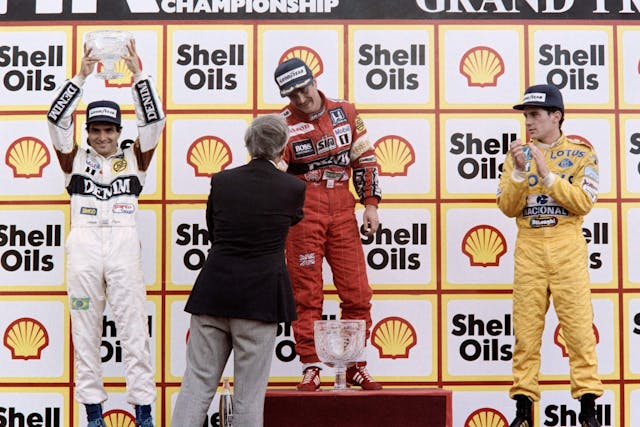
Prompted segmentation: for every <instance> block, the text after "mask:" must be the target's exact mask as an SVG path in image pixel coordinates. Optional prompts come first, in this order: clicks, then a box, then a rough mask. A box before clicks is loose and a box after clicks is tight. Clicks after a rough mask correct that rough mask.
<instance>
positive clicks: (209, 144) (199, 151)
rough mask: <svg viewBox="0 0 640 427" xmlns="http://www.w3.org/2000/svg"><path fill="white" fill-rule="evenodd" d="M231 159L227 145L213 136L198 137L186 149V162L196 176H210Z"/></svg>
mask: <svg viewBox="0 0 640 427" xmlns="http://www.w3.org/2000/svg"><path fill="white" fill-rule="evenodd" d="M232 159H233V157H232V155H231V149H230V148H229V145H227V143H226V142H224V141H223V140H222V139H219V138H216V137H215V136H210V135H207V136H203V137H200V138H198V139H196V140H195V141H193V143H192V144H191V146H190V147H189V149H188V150H187V163H189V164H190V165H191V166H192V167H193V169H194V170H195V172H196V176H212V175H213V174H214V173H217V172H220V171H221V170H224V168H226V167H227V166H229V165H230V164H231V161H232Z"/></svg>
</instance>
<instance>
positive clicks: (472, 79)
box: [460, 46, 504, 87]
mask: <svg viewBox="0 0 640 427" xmlns="http://www.w3.org/2000/svg"><path fill="white" fill-rule="evenodd" d="M460 73H461V74H462V75H463V76H465V77H466V78H467V84H468V85H469V86H480V87H485V86H497V84H498V77H500V76H501V75H503V74H504V61H503V59H502V57H501V56H500V54H499V53H498V52H497V51H495V50H493V49H492V48H490V47H487V46H476V47H474V48H472V49H469V50H468V51H466V52H465V54H464V55H462V59H461V60H460Z"/></svg>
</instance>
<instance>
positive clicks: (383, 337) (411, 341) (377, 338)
mask: <svg viewBox="0 0 640 427" xmlns="http://www.w3.org/2000/svg"><path fill="white" fill-rule="evenodd" d="M417 336H418V334H416V330H415V329H414V328H413V326H411V324H410V323H409V322H407V321H406V320H405V319H403V318H401V317H386V318H384V319H382V320H381V321H379V322H378V323H377V324H376V326H375V327H374V328H373V330H372V331H371V344H372V345H373V346H374V347H375V348H377V349H378V353H379V355H380V358H381V359H408V358H409V350H411V348H412V347H414V346H415V345H416V343H417V341H418V340H417Z"/></svg>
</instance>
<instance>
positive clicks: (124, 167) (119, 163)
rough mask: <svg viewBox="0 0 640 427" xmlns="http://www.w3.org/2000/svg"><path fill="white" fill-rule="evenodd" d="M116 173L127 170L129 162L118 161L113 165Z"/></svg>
mask: <svg viewBox="0 0 640 427" xmlns="http://www.w3.org/2000/svg"><path fill="white" fill-rule="evenodd" d="M111 167H112V168H113V172H114V173H119V172H122V171H124V170H127V161H126V160H125V159H117V160H114V161H113V162H112V163H111Z"/></svg>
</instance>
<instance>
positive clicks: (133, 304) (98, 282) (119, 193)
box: [47, 75, 165, 405]
mask: <svg viewBox="0 0 640 427" xmlns="http://www.w3.org/2000/svg"><path fill="white" fill-rule="evenodd" d="M83 84H84V81H82V79H79V78H78V77H74V78H73V79H72V80H69V81H67V82H65V84H64V86H63V88H62V89H61V90H60V92H59V94H58V96H57V97H56V99H55V100H54V102H53V103H52V105H51V109H50V110H49V113H48V115H47V119H48V124H49V133H50V135H51V139H52V142H53V146H54V148H55V150H56V154H57V156H58V159H59V161H60V166H61V168H62V170H63V172H64V174H65V181H66V188H67V191H68V192H69V195H70V197H71V231H70V232H69V235H68V237H67V241H66V256H67V293H68V296H69V308H70V313H71V322H72V338H73V345H74V348H75V355H74V357H75V381H76V390H75V397H76V400H77V401H78V402H79V403H82V404H94V403H102V402H104V401H105V400H107V393H106V392H105V389H104V386H103V383H102V361H101V355H100V346H101V341H102V331H103V312H104V309H105V303H106V301H109V307H110V308H111V310H112V312H113V315H114V318H115V322H116V327H117V334H118V338H119V340H120V342H121V344H122V347H123V356H124V369H125V377H126V383H127V401H128V402H129V403H131V404H133V405H146V404H151V403H153V402H154V401H155V399H156V386H155V379H154V370H153V366H152V360H151V353H150V345H149V327H148V321H147V314H146V309H145V301H146V291H145V287H144V282H143V277H142V261H141V249H140V240H139V237H138V233H137V229H136V212H137V210H138V196H139V195H140V193H141V191H142V186H143V184H144V180H145V175H146V170H147V168H148V166H149V163H150V162H151V158H152V156H153V152H154V150H155V149H156V146H157V145H158V141H159V139H160V135H161V133H162V129H163V127H164V122H165V117H164V112H163V110H162V104H161V103H160V100H159V98H158V95H157V92H156V89H155V87H154V86H153V83H152V82H151V80H150V79H149V78H148V77H147V76H144V75H137V76H136V77H135V81H134V85H133V86H132V92H133V103H134V107H135V113H136V120H137V125H138V139H137V140H136V141H135V142H134V143H133V144H131V145H129V146H127V147H120V148H118V150H117V152H116V153H115V154H113V155H111V156H109V157H108V158H104V157H103V156H101V155H99V154H97V153H96V152H95V151H94V150H93V149H92V148H91V147H88V146H85V147H79V146H78V145H76V143H75V142H74V129H73V127H74V126H73V113H74V111H75V109H76V107H77V106H78V103H79V102H80V98H81V96H82V85H83Z"/></svg>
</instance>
